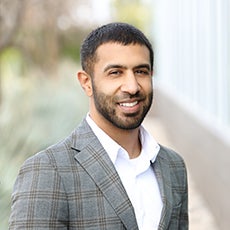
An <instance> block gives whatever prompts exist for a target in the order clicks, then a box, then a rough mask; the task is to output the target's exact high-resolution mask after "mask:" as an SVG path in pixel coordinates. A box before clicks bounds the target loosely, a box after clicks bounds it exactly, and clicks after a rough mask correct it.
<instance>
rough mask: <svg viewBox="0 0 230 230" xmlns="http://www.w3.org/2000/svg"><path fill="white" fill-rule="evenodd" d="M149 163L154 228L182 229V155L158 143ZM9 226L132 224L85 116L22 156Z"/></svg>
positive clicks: (112, 229) (111, 228) (130, 229)
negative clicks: (157, 197)
mask: <svg viewBox="0 0 230 230" xmlns="http://www.w3.org/2000/svg"><path fill="white" fill-rule="evenodd" d="M152 167H153V170H154V172H155V174H156V177H157V180H158V183H159V187H160V192H161V196H162V200H163V210H162V214H161V220H160V224H159V230H163V229H169V230H176V229H188V212H187V209H188V207H187V206H188V202H187V198H188V196H187V195H188V194H187V177H186V169H185V165H184V162H183V160H182V159H181V157H180V156H178V155H177V154H176V153H175V152H173V151H172V150H169V149H166V148H165V147H162V146H161V148H160V152H159V154H158V156H157V159H156V161H155V163H153V164H152ZM149 195H150V196H151V194H149ZM9 229H23V230H25V229H26V230H28V229H36V230H38V229H87V230H88V229H89V230H90V229H94V230H96V229H97V230H102V229H108V230H119V229H127V230H134V229H135V230H137V229H138V226H137V222H136V218H135V213H134V209H133V207H132V204H131V202H130V200H129V198H128V196H127V193H126V191H125V189H124V187H123V185H122V182H121V180H120V178H119V176H118V174H117V172H116V170H115V168H114V165H113V163H112V162H111V161H110V158H109V156H108V155H107V153H106V152H105V150H104V148H103V147H102V145H101V144H100V142H99V140H98V139H97V137H96V136H95V134H94V133H93V131H92V130H91V128H90V127H89V125H88V124H87V122H86V120H83V121H82V123H81V124H80V125H79V126H78V127H77V129H76V130H75V131H74V132H73V133H72V134H71V135H70V136H69V137H67V138H66V139H65V140H63V141H61V142H60V143H58V144H56V145H53V146H51V147H49V148H48V149H46V150H44V151H42V152H40V153H38V154H36V155H34V156H32V157H31V158H29V159H28V160H26V161H25V163H24V164H23V166H22V167H21V170H20V172H19V175H18V177H17V180H16V182H15V186H14V190H13V194H12V211H11V216H10V220H9Z"/></svg>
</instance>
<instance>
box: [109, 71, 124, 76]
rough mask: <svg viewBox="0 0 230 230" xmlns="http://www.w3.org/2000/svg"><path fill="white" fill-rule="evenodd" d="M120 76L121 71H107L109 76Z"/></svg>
mask: <svg viewBox="0 0 230 230" xmlns="http://www.w3.org/2000/svg"><path fill="white" fill-rule="evenodd" d="M121 74H122V71H121V70H111V71H109V75H110V76H119V75H121Z"/></svg>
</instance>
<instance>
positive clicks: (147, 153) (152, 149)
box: [86, 113, 160, 164]
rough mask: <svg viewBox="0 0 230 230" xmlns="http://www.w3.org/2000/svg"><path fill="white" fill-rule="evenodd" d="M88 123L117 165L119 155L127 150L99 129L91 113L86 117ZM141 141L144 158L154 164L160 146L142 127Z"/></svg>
mask: <svg viewBox="0 0 230 230" xmlns="http://www.w3.org/2000/svg"><path fill="white" fill-rule="evenodd" d="M86 121H87V122H88V124H89V126H90V127H91V129H92V130H93V132H94V134H95V135H96V136H97V138H98V140H99V141H100V143H101V144H102V146H103V148H104V149H105V151H106V152H107V153H108V155H109V157H110V159H111V161H112V162H113V164H115V162H116V159H117V157H118V153H119V152H121V151H122V152H124V151H125V149H123V148H122V147H121V146H120V145H119V144H118V143H117V142H115V141H114V140H113V139H112V138H111V137H110V136H108V135H107V134H106V133H105V132H104V131H103V130H102V129H101V128H99V127H98V126H97V124H96V123H95V122H94V121H93V120H92V118H91V117H90V116H89V113H88V114H87V116H86ZM140 140H141V145H142V151H141V155H142V157H144V159H145V160H146V161H148V162H150V161H151V162H152V163H153V162H154V161H155V159H156V157H157V154H158V152H159V150H160V146H159V145H158V144H157V142H156V140H155V139H154V138H153V137H152V136H151V135H150V134H149V133H148V131H147V130H146V129H145V128H144V127H143V126H141V127H140Z"/></svg>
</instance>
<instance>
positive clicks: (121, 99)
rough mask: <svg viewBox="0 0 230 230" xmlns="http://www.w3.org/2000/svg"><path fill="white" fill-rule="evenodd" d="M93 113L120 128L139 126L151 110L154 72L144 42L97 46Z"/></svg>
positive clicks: (92, 114) (95, 117)
mask: <svg viewBox="0 0 230 230" xmlns="http://www.w3.org/2000/svg"><path fill="white" fill-rule="evenodd" d="M92 89H93V94H92V98H91V99H92V100H93V103H92V104H93V107H94V109H93V110H92V111H91V114H90V115H91V116H92V117H93V118H94V120H95V121H96V122H97V123H98V125H99V126H100V124H103V122H105V121H106V123H108V122H109V124H110V125H111V124H112V125H113V126H115V127H117V128H120V129H126V130H130V129H135V128H137V127H138V126H139V125H140V124H141V123H142V121H143V119H144V117H145V115H146V114H147V112H148V111H149V109H150V107H151V104H152V98H153V90H152V71H151V67H150V58H149V50H148V49H147V47H145V46H140V45H137V44H136V45H133V44H132V45H127V46H124V45H121V44H117V43H106V44H103V45H101V46H99V47H98V49H97V62H96V63H95V65H94V70H93V76H92Z"/></svg>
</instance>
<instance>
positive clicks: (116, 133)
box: [100, 124, 141, 159]
mask: <svg viewBox="0 0 230 230" xmlns="http://www.w3.org/2000/svg"><path fill="white" fill-rule="evenodd" d="M100 128H101V129H102V130H103V131H104V132H105V133H106V134H107V135H109V136H110V137H111V138H112V139H113V140H114V141H116V142H117V143H118V144H119V145H120V146H121V147H122V148H124V149H125V150H126V151H127V152H128V154H129V158H130V159H133V158H136V157H138V156H139V155H140V152H141V142H140V139H139V131H140V128H139V127H138V128H136V129H131V130H125V129H120V128H117V127H115V126H113V125H111V124H110V125H106V126H100Z"/></svg>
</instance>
